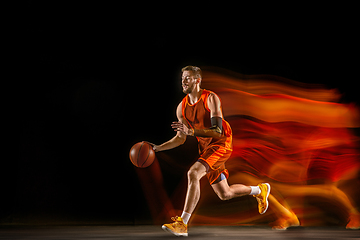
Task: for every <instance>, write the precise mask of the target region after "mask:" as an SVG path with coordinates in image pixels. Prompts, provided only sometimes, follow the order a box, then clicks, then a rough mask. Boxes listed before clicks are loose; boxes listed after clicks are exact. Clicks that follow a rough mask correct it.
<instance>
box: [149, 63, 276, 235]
mask: <svg viewBox="0 0 360 240" xmlns="http://www.w3.org/2000/svg"><path fill="white" fill-rule="evenodd" d="M201 80H202V74H201V69H200V68H199V67H195V66H186V67H184V68H183V69H182V88H183V92H184V93H185V94H187V95H186V96H185V98H184V99H183V100H182V102H181V103H180V104H179V105H178V107H177V110H176V115H177V118H178V122H173V123H172V125H171V126H172V128H173V129H174V131H176V132H177V133H176V136H175V137H173V138H172V139H171V140H169V141H167V142H165V143H163V144H161V145H154V146H153V149H154V151H164V150H168V149H172V148H175V147H177V146H179V145H181V144H183V143H184V142H185V140H186V136H187V135H190V136H196V138H197V140H198V142H199V152H200V157H199V160H198V161H197V162H195V163H194V164H193V165H192V166H191V168H190V170H189V171H188V188H187V194H186V200H185V205H184V209H183V212H182V215H181V217H175V218H172V220H173V221H174V222H173V223H170V224H164V225H163V226H162V228H163V229H164V230H165V231H169V232H171V233H173V234H174V235H176V236H187V235H188V233H187V224H188V222H189V219H190V216H191V214H192V213H193V211H194V209H195V207H196V205H197V203H198V201H199V198H200V179H201V178H202V177H204V176H205V175H207V177H208V179H209V182H210V184H211V187H212V188H213V189H214V191H215V193H216V194H217V195H218V196H219V198H220V199H221V200H229V199H232V198H235V197H241V196H244V195H253V196H254V197H256V200H257V201H258V206H259V213H260V214H264V213H265V212H266V210H267V209H268V205H269V203H268V196H269V193H270V185H269V184H268V183H261V184H259V185H258V186H245V185H242V184H234V185H231V186H229V185H228V182H227V178H228V175H229V174H228V171H227V170H226V169H225V162H226V161H227V160H228V159H229V157H230V155H231V152H232V131H231V128H230V125H229V123H228V122H226V121H225V120H224V119H223V114H222V109H221V102H220V99H219V97H218V96H217V95H216V94H215V93H213V92H211V91H208V90H205V89H201V88H200V84H201Z"/></svg>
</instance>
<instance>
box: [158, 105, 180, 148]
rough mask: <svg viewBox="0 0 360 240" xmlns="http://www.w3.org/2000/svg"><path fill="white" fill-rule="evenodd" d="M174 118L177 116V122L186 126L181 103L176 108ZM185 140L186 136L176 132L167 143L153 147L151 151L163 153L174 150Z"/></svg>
mask: <svg viewBox="0 0 360 240" xmlns="http://www.w3.org/2000/svg"><path fill="white" fill-rule="evenodd" d="M176 116H177V118H178V120H179V122H181V123H182V124H185V125H187V122H186V120H185V119H184V118H183V116H182V104H181V103H180V104H179V105H178V107H177V109H176ZM185 140H186V135H185V134H184V133H183V132H181V131H177V132H176V135H175V137H173V138H172V139H170V140H169V141H167V142H165V143H163V144H161V145H154V146H153V149H154V151H155V152H158V151H164V150H168V149H172V148H176V147H178V146H180V145H182V144H184V142H185Z"/></svg>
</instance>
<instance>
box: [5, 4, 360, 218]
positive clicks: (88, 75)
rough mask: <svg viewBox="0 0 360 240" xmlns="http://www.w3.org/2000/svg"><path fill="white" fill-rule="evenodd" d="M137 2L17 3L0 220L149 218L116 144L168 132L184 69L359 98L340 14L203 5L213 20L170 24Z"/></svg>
mask: <svg viewBox="0 0 360 240" xmlns="http://www.w3.org/2000/svg"><path fill="white" fill-rule="evenodd" d="M156 7H157V6H155V7H154V8H156ZM143 8H144V9H145V10H142V11H139V8H138V6H137V7H135V6H132V7H131V11H130V12H129V9H128V8H126V7H125V6H115V5H114V6H110V5H107V4H105V3H104V4H100V3H92V2H91V3H89V2H87V3H80V2H79V3H73V2H72V3H67V2H55V3H54V2H52V1H51V3H50V2H49V1H46V2H39V1H28V2H27V3H26V5H25V9H26V12H27V14H26V17H24V19H23V22H22V24H21V25H22V26H21V28H20V29H19V33H20V35H21V37H20V42H21V44H20V46H19V49H20V54H19V57H18V61H19V64H18V65H17V66H16V68H17V69H16V72H15V73H14V76H15V77H14V79H15V80H14V82H15V85H16V87H15V88H14V89H15V90H14V95H13V97H14V98H15V99H16V103H17V104H16V105H11V108H13V109H15V112H16V120H15V121H14V123H15V124H16V127H15V129H16V133H15V135H16V136H15V147H16V151H15V154H12V157H11V159H4V162H6V167H4V169H5V174H4V175H3V176H4V180H3V185H4V186H3V190H2V191H3V193H2V200H1V201H2V202H3V206H6V207H5V208H2V209H1V210H0V214H1V215H0V221H1V223H3V224H8V223H27V224H38V223H40V224H48V223H55V224H56V223H58V224H59V223H61V224H81V223H107V224H109V223H120V224H121V223H123V224H137V223H149V222H151V219H150V215H149V211H148V209H147V205H146V202H145V199H144V196H143V194H142V190H141V187H140V183H139V180H138V178H137V175H136V172H135V170H134V167H133V166H132V165H131V163H130V161H129V158H128V152H129V149H130V148H131V146H132V145H133V144H134V143H136V142H138V141H141V140H148V141H150V142H154V143H161V142H163V141H166V140H168V139H170V138H171V137H172V136H173V131H172V130H171V127H170V123H171V121H173V120H175V119H176V118H175V108H176V106H177V104H178V102H179V101H181V99H182V97H183V94H182V92H181V87H180V69H181V67H183V66H185V65H188V64H192V65H199V66H217V67H223V68H226V69H230V70H233V71H237V72H240V73H244V74H261V73H263V74H275V75H280V76H283V77H287V78H290V79H293V80H296V81H301V82H312V83H323V84H326V85H327V86H328V87H329V88H338V89H339V90H340V92H341V93H343V94H344V97H343V99H342V101H343V102H357V103H359V101H358V98H357V95H358V90H357V87H355V84H356V83H357V82H358V75H357V73H356V69H357V65H356V63H355V61H356V54H357V53H356V44H357V42H358V41H356V38H358V36H357V35H356V34H355V29H353V28H352V24H351V19H347V18H346V19H345V20H344V19H343V20H342V22H340V23H339V21H338V19H337V18H333V16H332V15H331V14H329V15H321V16H322V17H321V18H320V19H319V18H318V16H319V15H317V14H315V15H316V16H313V17H312V18H310V19H309V18H307V20H306V21H305V20H304V19H303V18H301V19H300V20H299V19H297V18H296V17H295V18H294V19H292V21H291V22H289V17H290V16H291V15H292V13H291V11H290V12H289V13H288V14H286V15H281V14H283V13H281V14H280V15H278V18H277V20H276V21H275V22H271V23H269V21H268V18H267V17H266V16H265V17H264V19H263V20H262V21H260V22H259V23H255V22H254V21H252V20H251V19H255V17H254V16H256V19H259V13H258V12H256V11H254V10H252V13H253V16H252V18H250V19H247V20H246V21H244V20H240V19H237V18H236V16H235V19H229V22H227V21H221V22H219V21H218V19H217V18H216V17H215V16H216V15H215V14H210V13H205V15H207V16H206V17H210V18H212V17H214V18H213V20H207V18H205V16H203V15H202V16H201V17H200V16H199V17H198V19H201V21H200V22H191V21H190V23H188V22H186V23H185V22H184V21H183V18H181V17H180V16H182V17H185V16H186V17H192V18H196V17H195V14H192V13H193V12H194V11H190V12H186V13H180V14H179V18H177V17H173V18H171V20H172V21H170V20H169V16H170V15H172V14H171V12H170V13H167V14H166V16H164V15H162V14H161V13H162V11H161V10H159V9H158V10H157V11H156V12H155V13H154V12H153V11H152V10H151V9H147V10H146V6H143ZM184 9H186V8H183V9H181V10H184ZM117 10H118V11H117ZM150 10H151V11H150ZM203 12H204V11H203ZM265 12H266V11H265ZM183 14H184V15H183ZM203 14H204V13H203ZM225 15H226V14H225ZM179 19H180V24H179V22H178V21H177V20H179ZM214 19H215V20H214ZM229 23H231V24H229ZM354 56H355V58H354ZM12 106H14V107H12Z"/></svg>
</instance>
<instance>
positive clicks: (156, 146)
mask: <svg viewBox="0 0 360 240" xmlns="http://www.w3.org/2000/svg"><path fill="white" fill-rule="evenodd" d="M145 142H146V143H148V144H150V145H151V146H152V148H153V150H154V151H155V152H158V151H159V146H158V145H155V144H153V143H151V142H147V141H145Z"/></svg>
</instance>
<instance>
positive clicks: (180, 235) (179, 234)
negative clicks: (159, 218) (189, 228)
mask: <svg viewBox="0 0 360 240" xmlns="http://www.w3.org/2000/svg"><path fill="white" fill-rule="evenodd" d="M161 228H162V229H163V230H164V231H165V232H169V233H172V234H174V235H175V236H177V237H187V236H188V234H187V233H176V232H173V231H171V229H169V228H167V227H166V226H164V225H163V226H162V227H161Z"/></svg>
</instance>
